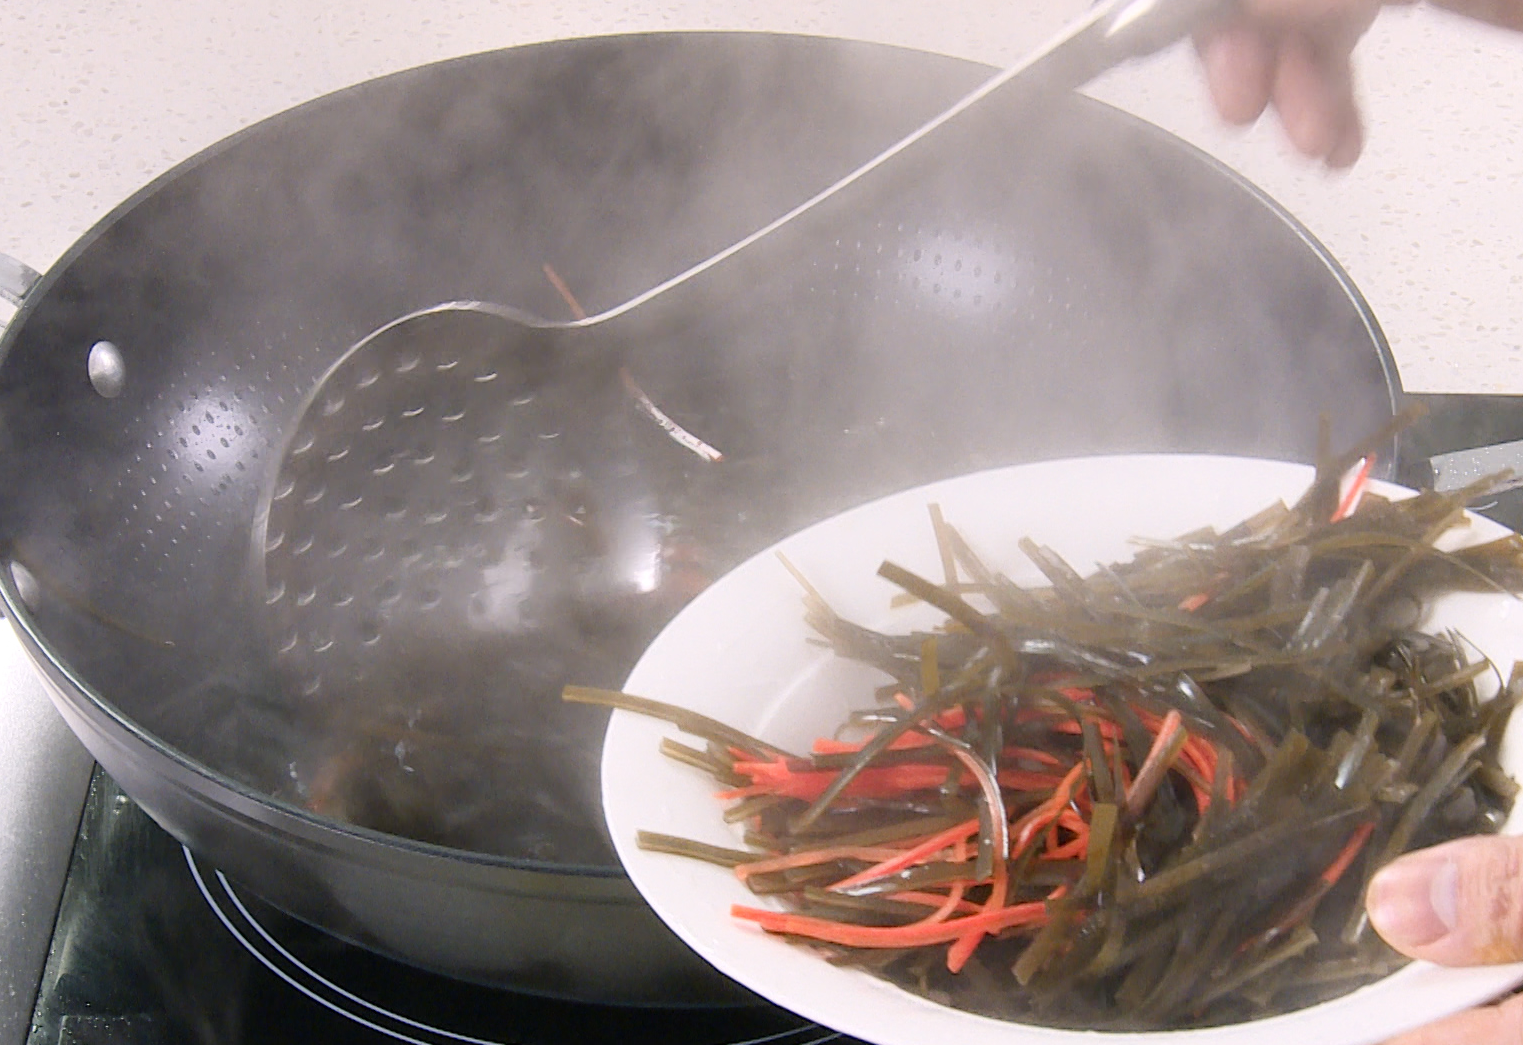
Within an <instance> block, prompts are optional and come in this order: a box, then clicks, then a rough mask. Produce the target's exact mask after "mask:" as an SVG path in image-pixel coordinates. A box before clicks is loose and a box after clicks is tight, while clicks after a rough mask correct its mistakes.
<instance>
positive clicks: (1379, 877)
mask: <svg viewBox="0 0 1523 1045" xmlns="http://www.w3.org/2000/svg"><path fill="white" fill-rule="evenodd" d="M1365 907H1366V909H1367V910H1368V911H1369V915H1370V924H1372V925H1373V926H1374V927H1375V930H1376V932H1378V933H1380V935H1381V936H1382V937H1384V938H1385V940H1386V942H1387V943H1389V944H1390V945H1391V946H1392V947H1395V948H1396V949H1397V950H1398V951H1401V952H1402V953H1404V954H1408V955H1411V956H1412V957H1414V958H1424V959H1427V960H1428V961H1432V962H1438V963H1439V964H1441V965H1485V964H1491V963H1495V962H1511V961H1518V960H1519V959H1523V838H1498V837H1489V838H1463V839H1460V840H1459V841H1455V842H1446V843H1445V844H1443V845H1440V846H1434V847H1433V848H1432V849H1424V850H1420V851H1418V852H1415V853H1409V854H1407V855H1406V856H1403V857H1401V858H1400V859H1398V860H1395V861H1393V862H1392V863H1390V864H1388V865H1387V866H1386V867H1384V868H1382V869H1381V870H1380V872H1379V873H1378V874H1376V875H1375V878H1374V880H1373V881H1371V882H1370V888H1369V892H1368V893H1367V894H1366V896H1365Z"/></svg>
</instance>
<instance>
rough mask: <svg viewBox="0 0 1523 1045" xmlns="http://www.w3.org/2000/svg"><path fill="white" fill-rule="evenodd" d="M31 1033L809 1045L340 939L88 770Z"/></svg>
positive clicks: (97, 1040) (795, 1025) (135, 1042)
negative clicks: (417, 964)
mask: <svg viewBox="0 0 1523 1045" xmlns="http://www.w3.org/2000/svg"><path fill="white" fill-rule="evenodd" d="M26 1040H27V1045H181V1043H194V1045H241V1043H254V1042H271V1043H273V1042H280V1043H282V1045H288V1043H291V1042H299V1041H314V1042H323V1043H331V1045H349V1043H381V1042H397V1041H402V1042H421V1043H428V1045H434V1043H451V1045H478V1043H481V1045H484V1043H504V1045H552V1043H553V1045H564V1043H570V1042H576V1043H579V1045H580V1043H587V1045H600V1043H604V1042H607V1043H614V1042H619V1043H641V1042H663V1043H671V1045H762V1043H766V1045H814V1043H818V1042H825V1041H832V1042H845V1041H849V1039H843V1038H841V1036H839V1035H837V1034H834V1033H833V1032H831V1031H828V1030H826V1029H824V1028H821V1027H819V1026H818V1025H816V1024H812V1023H808V1022H806V1021H804V1020H802V1019H800V1018H799V1017H797V1016H794V1015H792V1014H791V1013H787V1012H784V1011H783V1010H781V1009H777V1008H773V1007H770V1006H765V1005H756V1006H740V1007H732V1008H723V1009H712V1008H691V1009H628V1008H617V1007H608V1006H596V1005H585V1004H577V1003H573V1002H566V1001H558V1000H551V999H546V998H540V997H533V996H525V995H520V994H514V993H511V992H507V991H501V990H493V989H489V988H484V987H479V986H474V985H471V984H464V983H460V982H457V981H454V980H450V979H447V978H444V977H440V976H435V975H432V974H430V973H425V972H421V971H419V970H417V969H414V968H411V967H408V966H405V965H401V964H399V963H397V962H394V961H391V960H388V959H386V958H381V957H377V956H375V955H373V954H370V953H368V952H366V951H363V950H360V949H358V948H355V947H351V946H349V945H347V944H344V943H342V942H339V941H337V940H334V939H333V938H332V937H329V936H327V935H326V934H324V933H321V932H319V931H317V930H315V929H312V928H311V927H309V926H307V925H305V924H303V923H301V922H298V921H295V920H293V919H291V918H289V917H287V916H285V915H283V914H281V913H279V912H278V911H275V910H274V909H272V908H271V907H269V906H268V905H266V904H264V903H262V902H260V901H259V900H258V899H256V898H254V897H253V896H250V895H248V894H247V893H246V892H245V891H243V890H240V889H239V888H238V886H237V885H236V884H235V883H232V882H230V881H228V880H227V879H226V878H225V877H224V876H223V875H221V874H220V873H219V872H217V871H216V870H215V869H213V868H210V867H207V866H205V865H204V864H202V863H200V862H198V861H197V860H196V859H195V858H194V857H192V856H191V855H190V854H189V853H188V852H187V851H186V850H184V849H183V848H181V846H180V844H179V843H178V842H176V841H175V840H174V839H172V838H170V837H169V835H167V834H165V833H164V831H162V830H161V829H160V828H159V827H158V826H157V825H156V824H154V823H153V821H152V820H150V819H149V818H148V816H147V815H146V814H145V813H143V812H142V810H141V809H139V808H138V807H137V806H136V805H135V804H134V803H133V802H132V801H131V800H130V799H129V798H127V797H126V796H125V795H124V794H122V793H121V791H120V790H119V789H118V788H117V786H116V784H115V783H114V782H113V781H112V780H111V778H110V777H108V776H106V774H104V773H103V772H100V771H99V770H97V771H96V773H95V776H94V778H93V780H92V781H91V785H90V794H89V798H88V799H87V801H86V803H85V809H84V815H83V819H82V822H81V824H80V831H79V837H78V841H77V844H76V846H75V850H74V856H73V860H72V862H71V865H70V868H69V874H68V878H67V880H66V883H65V886H64V895H63V901H62V905H61V907H60V910H59V915H58V923H57V927H56V929H55V931H54V934H53V944H52V948H51V950H50V952H49V955H48V961H47V966H46V968H45V970H44V972H43V977H42V984H41V989H40V992H39V995H38V1002H37V1009H36V1013H35V1015H34V1017H33V1021H32V1026H31V1031H30V1033H29V1035H28V1037H27V1039H26Z"/></svg>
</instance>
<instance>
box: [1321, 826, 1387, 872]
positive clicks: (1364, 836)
mask: <svg viewBox="0 0 1523 1045" xmlns="http://www.w3.org/2000/svg"><path fill="white" fill-rule="evenodd" d="M1374 830H1375V823H1374V821H1371V822H1369V823H1367V824H1362V825H1360V826H1359V827H1356V828H1355V829H1354V833H1353V834H1352V835H1350V836H1349V840H1348V844H1347V845H1345V846H1344V847H1343V848H1342V850H1340V851H1339V853H1338V858H1337V859H1336V860H1334V861H1333V862H1332V863H1331V864H1329V865H1328V868H1327V870H1326V871H1323V872H1322V880H1323V881H1324V882H1326V883H1327V884H1328V885H1330V886H1332V885H1337V884H1338V879H1340V878H1342V877H1343V872H1344V871H1347V870H1348V869H1349V865H1350V864H1352V863H1353V862H1354V860H1355V858H1356V857H1358V855H1359V850H1361V849H1363V848H1364V843H1366V842H1368V841H1369V840H1370V835H1371V834H1372V833H1373V832H1374Z"/></svg>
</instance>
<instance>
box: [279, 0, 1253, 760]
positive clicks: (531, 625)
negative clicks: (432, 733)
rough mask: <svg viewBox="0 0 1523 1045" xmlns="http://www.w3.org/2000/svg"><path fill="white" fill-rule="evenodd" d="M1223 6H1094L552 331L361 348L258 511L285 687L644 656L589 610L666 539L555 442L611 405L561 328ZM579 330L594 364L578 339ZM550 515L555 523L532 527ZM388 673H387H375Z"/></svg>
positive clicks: (483, 310)
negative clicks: (907, 130)
mask: <svg viewBox="0 0 1523 1045" xmlns="http://www.w3.org/2000/svg"><path fill="white" fill-rule="evenodd" d="M1224 8H1225V4H1224V2H1223V0H1109V2H1105V3H1102V4H1099V5H1097V6H1096V7H1094V8H1093V9H1092V10H1091V11H1090V12H1089V13H1088V14H1087V15H1086V16H1085V17H1084V18H1083V19H1081V20H1080V21H1078V22H1077V23H1076V24H1074V25H1072V26H1070V27H1069V28H1068V29H1067V30H1066V31H1064V32H1063V33H1062V34H1061V35H1060V36H1059V37H1058V38H1057V39H1055V40H1054V41H1052V42H1051V43H1049V44H1048V45H1047V46H1045V47H1043V48H1041V49H1040V50H1038V51H1037V52H1035V53H1034V54H1032V55H1031V56H1029V57H1027V58H1025V59H1024V60H1022V61H1021V62H1019V63H1018V64H1016V65H1013V66H1011V67H1009V68H1007V69H1004V70H1002V71H1000V72H999V73H997V74H995V75H994V76H992V77H990V78H989V79H988V80H986V81H985V82H983V83H982V84H981V85H979V86H978V87H977V88H976V89H975V90H973V91H972V92H971V93H969V94H967V95H966V96H964V97H963V98H961V99H960V100H958V101H957V102H956V103H955V104H953V105H952V106H951V107H950V108H948V109H946V110H945V111H943V112H942V113H940V114H939V115H937V116H936V117H935V118H933V119H931V120H930V121H929V122H927V123H925V124H924V125H922V126H920V127H919V128H917V129H916V130H915V131H913V132H912V133H911V134H909V135H907V136H906V137H904V138H903V139H901V140H899V141H898V142H896V143H895V144H893V145H892V146H890V147H889V148H887V149H885V150H884V151H883V152H881V153H879V154H878V155H877V156H874V157H873V158H872V159H870V160H868V161H867V162H866V163H864V164H862V165H861V166H860V167H858V168H857V169H855V170H853V171H852V172H851V173H849V174H847V175H845V176H844V177H842V178H840V179H839V180H837V181H836V182H834V183H833V184H831V185H829V186H828V187H826V188H824V189H823V190H821V191H820V192H818V193H817V194H815V195H814V196H812V197H810V198H809V199H807V200H805V201H803V202H802V203H800V204H799V205H798V206H796V207H794V208H793V209H792V210H790V211H788V212H787V213H785V214H783V215H781V216H780V217H778V218H777V219H775V220H774V221H772V222H770V223H769V224H767V225H765V226H763V227H761V228H759V229H757V230H756V231H755V232H753V233H751V234H750V235H748V236H746V237H745V238H743V239H741V240H739V241H738V242H736V243H734V244H732V245H731V246H729V247H727V248H725V249H724V250H722V251H720V252H719V253H717V254H714V255H713V256H711V257H708V258H706V259H705V260H703V261H701V262H699V263H698V264H696V265H693V266H692V267H690V268H688V269H686V270H684V271H683V272H680V273H678V274H677V275H675V276H672V277H671V278H669V279H667V280H666V281H665V282H663V283H660V284H658V285H656V286H654V287H651V288H650V289H649V290H647V291H645V292H644V293H642V294H639V295H637V296H635V297H633V298H630V299H629V300H627V301H625V302H624V303H623V304H620V305H618V306H617V307H614V308H610V309H608V310H606V311H603V312H600V313H598V314H596V315H592V316H585V317H582V318H578V319H574V320H571V321H561V322H557V321H552V320H546V319H543V318H541V317H538V316H534V315H530V314H528V313H527V312H524V311H520V310H518V309H515V308H511V307H508V306H503V305H495V304H489V303H483V302H453V303H448V304H443V305H439V306H436V307H434V308H430V309H426V310H423V311H421V312H417V313H413V314H411V315H408V316H404V317H402V318H400V319H398V320H396V321H394V322H392V323H390V324H388V325H387V326H385V327H383V328H381V329H380V330H377V331H376V332H374V333H372V334H371V335H369V336H368V337H366V338H365V339H364V340H362V341H361V342H359V343H358V344H356V345H355V346H354V347H353V348H351V349H350V350H349V351H348V352H347V353H346V354H345V355H343V356H342V357H341V358H340V359H339V360H338V362H337V363H335V364H334V365H333V366H332V367H331V368H330V369H329V370H328V371H327V373H326V374H325V375H324V376H323V377H322V379H321V380H320V381H319V382H318V384H317V386H316V387H315V388H314V389H313V391H312V392H311V394H310V396H309V397H308V398H307V400H306V401H305V402H304V403H303V404H302V405H301V407H300V408H299V410H298V413H297V420H296V423H295V425H294V427H293V428H292V429H291V430H290V433H289V436H288V440H287V442H286V444H285V446H284V450H283V453H282V455H281V458H280V460H279V465H278V469H277V471H276V472H275V473H274V474H273V476H272V477H271V479H270V481H269V486H268V490H267V501H266V504H265V508H264V510H263V511H262V512H261V517H260V518H259V520H258V521H257V524H256V545H255V554H256V556H258V557H261V558H262V567H263V580H264V583H265V586H266V592H265V598H266V601H267V603H268V604H269V606H270V608H271V611H272V613H273V616H274V620H275V621H276V625H277V632H278V635H277V645H278V648H279V650H280V653H281V659H282V663H283V665H284V667H285V668H286V669H288V670H289V671H290V672H291V673H292V675H293V676H294V677H295V678H296V679H297V680H298V683H299V688H300V689H301V690H303V691H304V692H306V693H307V694H309V695H311V696H317V695H318V694H320V693H325V694H332V693H334V692H335V691H344V692H349V693H354V694H360V695H362V699H366V700H368V699H371V698H370V696H366V694H371V695H373V693H374V692H375V691H376V690H377V689H378V688H379V689H392V690H395V689H397V688H398V687H399V686H404V685H410V684H411V683H405V682H402V681H400V680H401V679H404V678H405V679H422V678H428V679H432V680H433V681H431V682H427V683H423V682H419V683H417V684H418V685H421V686H424V687H425V688H431V689H441V690H442V689H444V688H449V687H451V686H453V685H456V684H459V685H462V686H465V685H474V684H476V683H479V682H480V679H481V676H482V674H483V671H482V669H481V662H480V660H479V656H480V653H479V650H480V649H484V648H490V649H491V650H492V651H494V653H493V655H494V656H496V657H499V658H501V657H507V658H511V659H512V661H513V664H514V671H515V672H516V673H517V675H518V676H519V682H524V681H530V682H537V684H538V685H539V686H541V687H547V688H551V689H558V687H559V685H560V684H561V682H562V681H564V679H566V678H567V677H569V675H570V673H571V672H573V671H574V672H576V673H577V677H579V678H582V679H588V678H592V677H596V676H597V675H598V674H599V671H598V666H597V665H596V664H589V663H588V660H587V657H588V650H590V649H592V650H607V651H609V654H608V655H609V657H610V658H612V660H611V663H612V661H620V662H625V663H627V661H625V658H626V656H627V655H628V654H629V653H631V652H637V650H622V649H620V648H619V647H620V644H619V642H618V641H609V640H608V638H607V636H606V634H604V633H605V632H606V631H607V630H608V629H609V628H610V627H613V630H615V631H617V628H616V627H614V626H612V625H609V624H608V622H607V621H602V620H599V619H597V617H598V611H597V609H596V607H598V606H600V605H603V604H605V603H610V602H613V603H616V602H617V601H618V599H619V597H620V593H631V592H632V593H636V594H639V593H642V592H643V593H649V592H651V591H652V590H653V589H654V588H655V587H656V585H657V584H658V582H659V581H658V575H659V574H661V573H662V571H663V570H665V571H667V572H670V568H671V565H672V564H671V562H670V561H669V560H670V557H671V555H672V549H671V542H670V541H669V538H670V536H671V535H670V533H669V532H666V531H663V529H662V521H661V517H660V513H659V512H658V511H657V509H656V507H655V495H654V493H653V491H652V490H651V489H650V488H649V483H648V482H647V481H646V480H644V479H642V477H641V475H640V473H639V469H638V468H632V467H630V466H629V465H628V463H627V460H626V461H621V460H620V459H619V457H618V455H616V454H615V455H609V454H608V453H606V452H602V451H598V450H596V449H592V450H590V451H589V448H588V447H583V448H582V449H581V450H580V451H579V450H578V449H577V448H576V447H575V446H574V445H568V444H573V443H574V442H575V436H574V434H573V433H570V432H568V431H566V430H565V429H564V428H563V425H562V421H561V420H559V419H560V418H563V417H564V416H566V415H567V414H568V413H574V412H576V411H583V412H586V411H589V410H597V409H601V408H604V407H606V406H607V399H606V396H605V401H604V403H603V404H602V406H601V407H600V406H599V404H598V402H597V400H598V396H599V395H600V394H603V393H600V392H598V391H597V390H596V389H590V386H589V384H588V383H587V382H583V383H582V384H581V385H580V386H578V385H577V383H576V382H571V384H570V387H566V386H567V382H566V381H565V380H564V379H563V378H562V379H557V380H556V381H553V382H551V381H547V380H544V379H543V378H544V371H545V368H546V367H547V366H549V365H550V364H549V362H548V361H551V360H554V359H555V358H556V356H557V352H558V350H559V345H558V339H561V338H563V337H564V336H565V335H567V334H568V333H570V332H573V331H582V332H585V331H588V330H590V329H592V328H598V329H599V331H600V333H599V337H602V336H603V333H602V332H608V333H609V336H613V332H614V330H615V329H616V324H614V323H613V321H614V320H616V319H618V318H619V317H621V316H625V315H627V314H629V313H631V312H632V311H634V310H636V309H638V308H640V307H641V306H642V305H645V304H646V303H648V302H650V301H652V300H653V299H655V298H657V297H659V296H661V295H663V294H665V293H666V292H667V291H669V290H671V289H673V288H674V287H677V286H679V285H681V284H684V283H687V282H688V281H689V280H692V279H693V278H694V277H696V276H698V275H700V274H702V273H704V272H707V271H708V270H710V269H712V268H714V267H715V266H716V265H719V264H720V263H722V262H724V261H725V260H726V259H728V258H731V257H733V256H734V255H736V254H738V253H740V252H741V251H743V250H746V249H747V248H748V247H750V246H752V245H753V244H755V243H756V242H757V241H759V240H761V239H763V238H764V237H766V236H769V235H770V234H771V233H773V232H775V231H777V230H778V229H780V228H782V227H783V226H785V225H787V224H788V223H790V222H792V221H793V220H794V219H796V218H798V217H799V216H800V215H802V214H804V213H806V212H808V211H810V210H811V209H813V208H814V207H816V206H817V205H819V204H820V203H821V202H823V201H825V200H827V199H829V198H831V197H833V196H835V195H837V194H838V193H840V192H841V191H842V190H844V189H846V188H847V187H848V186H851V185H852V184H854V183H855V182H857V181H858V180H860V179H861V178H862V177H863V176H864V175H866V174H868V173H869V172H871V171H873V170H875V169H877V168H878V167H880V166H882V165H883V164H885V163H887V162H889V161H890V160H892V159H893V158H894V157H896V156H898V155H899V154H900V153H902V152H904V151H905V150H907V149H909V148H911V147H912V146H914V145H915V144H916V143H918V142H920V141H921V140H922V139H924V138H926V137H927V136H928V135H930V134H932V133H933V132H934V131H935V130H936V129H937V128H939V127H941V126H942V125H944V124H946V123H948V122H949V121H951V120H953V119H955V118H956V117H957V116H959V115H960V114H962V113H964V112H966V111H967V110H968V109H970V108H972V107H973V106H975V105H977V104H978V103H979V102H980V101H981V100H982V99H984V98H986V97H988V96H989V95H990V94H992V93H993V92H994V91H996V90H997V89H999V88H1000V87H1002V86H1004V85H1006V84H1007V83H1010V82H1011V81H1014V80H1017V79H1019V80H1021V81H1022V83H1023V84H1026V83H1033V84H1035V85H1037V86H1038V87H1039V88H1040V90H1042V91H1066V90H1070V89H1073V88H1076V87H1079V86H1082V85H1083V84H1085V83H1087V82H1088V81H1089V80H1091V79H1093V78H1094V77H1095V76H1097V75H1098V74H1100V73H1102V72H1104V71H1106V70H1108V69H1110V68H1112V67H1114V66H1116V65H1119V64H1121V63H1123V62H1125V61H1127V60H1130V59H1134V58H1138V57H1143V56H1146V55H1150V54H1152V53H1154V52H1156V51H1159V50H1161V49H1162V48H1164V47H1166V46H1169V45H1171V44H1173V43H1175V42H1177V41H1178V40H1180V39H1182V38H1183V37H1185V36H1186V35H1187V34H1189V33H1191V32H1193V31H1195V30H1198V29H1200V28H1202V27H1204V26H1205V24H1206V23H1207V22H1209V21H1210V20H1212V19H1215V18H1218V17H1220V15H1221V14H1222V13H1223V11H1224ZM578 342H579V344H578V350H579V351H581V352H582V353H583V358H586V357H587V356H588V353H587V352H586V348H587V344H586V336H585V334H584V335H582V336H580V337H579V338H578ZM608 352H609V353H610V354H615V355H616V354H617V350H616V349H615V348H612V347H610V348H608ZM614 372H617V369H616V368H615V369H614V370H607V369H605V370H604V371H603V383H604V384H605V385H612V386H613V387H614V389H615V390H614V392H613V393H612V395H613V397H614V399H618V398H619V397H621V396H623V397H628V396H632V397H634V398H635V400H636V403H637V404H638V405H639V406H640V407H641V411H642V412H643V414H644V420H643V422H642V423H644V424H645V425H647V426H648V425H649V423H650V422H651V421H655V422H656V423H657V424H659V425H661V426H662V427H663V428H665V429H666V431H667V434H668V435H670V436H672V437H674V438H676V439H677V440H678V441H679V442H683V440H686V442H683V445H685V446H686V447H687V448H688V449H690V450H693V451H694V452H695V453H697V454H698V455H699V456H703V457H708V458H709V459H710V460H713V459H715V458H717V457H718V456H719V453H718V451H717V450H714V449H713V448H710V447H708V446H707V445H706V444H704V443H703V442H702V441H701V439H699V438H697V436H690V435H688V433H686V432H684V431H682V430H681V429H680V428H679V427H678V426H677V425H676V424H675V423H674V422H671V421H670V420H669V419H667V418H666V417H665V415H663V414H662V413H661V412H660V410H659V408H658V407H657V406H656V404H654V403H652V402H650V400H649V399H648V398H645V397H644V396H643V393H641V392H640V390H639V389H638V387H632V386H631V383H630V381H629V379H628V375H627V372H625V373H623V375H622V376H624V378H625V380H624V382H623V385H624V387H623V388H622V389H621V388H619V387H618V386H619V384H620V382H618V381H613V382H609V381H608V380H607V376H608V374H610V373H614ZM624 402H625V403H626V404H627V402H628V400H627V399H625V400H624ZM701 434H702V433H698V435H701ZM606 436H607V433H606V431H605V432H604V438H605V443H606ZM720 449H723V448H722V447H721V448H720ZM589 490H595V491H596V496H595V498H594V497H593V496H592V495H589V494H586V493H585V492H586V491H589ZM547 515H552V516H554V519H553V520H551V521H553V522H555V523H557V525H553V526H547V525H542V523H543V522H544V521H545V518H546V516H547ZM678 572H679V573H680V570H679V571H678ZM687 594H689V595H690V594H692V592H691V591H689V592H688V593H687ZM589 607H591V608H589ZM593 635H599V636H601V637H599V638H598V639H597V640H596V641H593V640H592V639H591V638H590V636H593ZM560 638H565V641H564V642H561V641H560ZM648 638H649V636H648V635H643V634H642V635H639V636H635V637H631V638H630V639H629V643H639V642H643V641H645V640H647V639H648ZM478 640H479V641H478ZM626 644H628V643H626ZM525 672H527V673H528V674H529V675H530V676H532V677H533V678H532V679H529V680H525V679H524V678H523V676H524V674H525ZM610 673H612V667H610ZM486 674H488V675H490V674H491V672H486ZM440 678H442V679H444V680H445V681H443V682H440V681H438V680H439V679H440ZM380 679H384V680H386V686H384V687H376V686H375V685H374V684H375V682H376V681H377V680H380ZM450 680H454V681H450ZM530 688H532V686H531V687H530ZM435 696H436V697H437V698H438V699H441V700H443V699H447V697H446V696H444V694H443V693H442V692H441V693H438V694H435ZM427 698H428V694H423V695H422V696H420V697H418V698H417V699H420V700H424V701H425V702H426V700H427ZM408 699H414V698H413V697H411V696H410V697H409V698H408ZM399 757H400V756H399ZM594 776H595V774H594Z"/></svg>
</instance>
